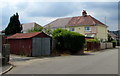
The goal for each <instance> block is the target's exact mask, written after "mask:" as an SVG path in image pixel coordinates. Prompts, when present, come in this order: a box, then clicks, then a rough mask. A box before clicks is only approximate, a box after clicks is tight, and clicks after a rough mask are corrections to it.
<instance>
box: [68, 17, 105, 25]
mask: <svg viewBox="0 0 120 76" xmlns="http://www.w3.org/2000/svg"><path fill="white" fill-rule="evenodd" d="M97 24H101V25H105V24H103V23H102V22H100V21H98V20H97V19H95V18H94V17H92V16H90V15H87V16H85V17H84V16H78V17H72V19H71V20H70V21H69V23H68V26H75V25H77V26H79V25H97Z"/></svg>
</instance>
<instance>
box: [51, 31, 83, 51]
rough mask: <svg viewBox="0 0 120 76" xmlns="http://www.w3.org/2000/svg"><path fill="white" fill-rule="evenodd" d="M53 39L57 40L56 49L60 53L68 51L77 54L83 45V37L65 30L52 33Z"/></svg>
mask: <svg viewBox="0 0 120 76" xmlns="http://www.w3.org/2000/svg"><path fill="white" fill-rule="evenodd" d="M53 38H55V39H56V40H57V45H56V49H57V50H59V51H60V52H64V51H69V52H71V53H77V52H78V51H80V50H82V49H83V47H84V43H85V36H84V35H81V34H79V33H76V32H71V31H67V30H65V29H56V30H54V31H53Z"/></svg>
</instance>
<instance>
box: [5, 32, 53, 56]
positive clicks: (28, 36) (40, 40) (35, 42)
mask: <svg viewBox="0 0 120 76" xmlns="http://www.w3.org/2000/svg"><path fill="white" fill-rule="evenodd" d="M6 39H7V40H8V43H9V44H10V52H11V53H12V54H17V55H25V56H41V55H50V51H51V45H50V41H51V37H50V36H48V35H47V34H45V33H44V32H34V33H17V34H14V35H12V36H9V37H7V38H6ZM46 40H47V41H46ZM40 47H41V48H40ZM46 48H47V49H46ZM43 52H44V53H43Z"/></svg>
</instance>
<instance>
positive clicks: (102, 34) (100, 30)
mask: <svg viewBox="0 0 120 76" xmlns="http://www.w3.org/2000/svg"><path fill="white" fill-rule="evenodd" d="M96 37H97V38H98V39H103V40H108V32H107V27H105V26H97V35H96Z"/></svg>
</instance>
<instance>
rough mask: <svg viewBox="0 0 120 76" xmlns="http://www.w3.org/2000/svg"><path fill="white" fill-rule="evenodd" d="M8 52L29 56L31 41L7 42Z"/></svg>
mask: <svg viewBox="0 0 120 76" xmlns="http://www.w3.org/2000/svg"><path fill="white" fill-rule="evenodd" d="M9 43H10V50H11V53H12V54H18V55H19V54H25V55H27V56H30V55H31V49H32V42H31V39H23V40H9Z"/></svg>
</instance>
